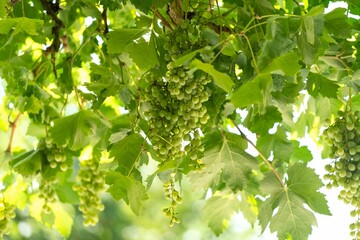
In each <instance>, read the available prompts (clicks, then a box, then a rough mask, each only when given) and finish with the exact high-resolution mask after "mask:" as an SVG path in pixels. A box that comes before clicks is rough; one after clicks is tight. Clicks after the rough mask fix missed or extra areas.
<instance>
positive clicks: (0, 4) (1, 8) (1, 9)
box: [0, 0, 8, 18]
mask: <svg viewBox="0 0 360 240" xmlns="http://www.w3.org/2000/svg"><path fill="white" fill-rule="evenodd" d="M7 5H8V4H7V1H6V0H0V18H3V17H6V15H7V11H6V7H7Z"/></svg>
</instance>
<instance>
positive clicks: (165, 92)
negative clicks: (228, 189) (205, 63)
mask: <svg viewBox="0 0 360 240" xmlns="http://www.w3.org/2000/svg"><path fill="white" fill-rule="evenodd" d="M194 31H197V30H196V29H194V27H193V26H191V25H190V24H189V23H188V22H186V21H184V22H183V24H181V26H180V27H178V28H176V29H175V30H174V31H173V32H171V33H169V34H168V35H167V42H166V44H165V45H164V48H165V51H166V54H165V60H166V61H167V72H166V74H165V76H162V77H161V76H160V77H159V76H155V74H154V73H153V72H149V73H148V74H146V75H145V76H144V81H145V86H146V87H144V89H143V92H142V97H143V102H145V103H146V110H145V112H144V115H145V117H146V119H147V120H148V123H149V128H150V131H149V138H150V140H151V142H152V145H153V146H154V149H155V151H156V152H157V155H158V156H159V157H160V158H162V159H164V160H170V159H175V158H178V157H181V156H183V155H184V153H185V154H187V153H189V152H188V151H186V150H188V149H190V147H188V148H185V149H183V148H182V143H183V141H184V140H185V139H184V138H187V139H186V140H189V141H190V144H191V146H196V147H197V146H199V145H200V144H199V141H200V139H199V138H196V144H195V143H192V141H193V139H195V137H194V135H196V134H198V129H200V128H201V127H202V126H203V125H204V124H206V123H207V121H208V120H209V115H208V114H207V109H206V107H205V106H204V103H205V102H206V101H208V99H209V96H210V91H209V90H208V89H207V87H206V84H208V83H209V82H211V80H212V79H211V77H210V76H209V75H208V74H206V73H204V72H202V71H199V70H198V71H194V70H191V69H190V68H189V66H188V65H186V64H184V65H181V66H176V65H175V62H174V61H176V59H178V57H179V56H181V55H183V54H185V53H186V52H188V51H189V50H190V51H192V50H194V49H198V48H200V47H201V46H203V45H204V42H203V41H202V40H201V39H197V40H196V41H195V40H192V38H191V37H190V36H191V34H192V33H194ZM184 150H185V151H184ZM199 150H201V148H198V150H196V151H195V150H194V151H192V152H191V154H192V157H191V159H193V160H194V166H195V168H196V169H201V166H202V163H201V160H200V158H201V152H200V151H199ZM195 154H196V155H198V156H195Z"/></svg>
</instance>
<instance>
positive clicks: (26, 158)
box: [9, 150, 44, 176]
mask: <svg viewBox="0 0 360 240" xmlns="http://www.w3.org/2000/svg"><path fill="white" fill-rule="evenodd" d="M43 159H44V155H43V153H42V151H40V150H31V151H28V152H25V153H22V154H20V155H18V156H15V157H14V158H13V159H11V160H10V163H9V164H10V166H12V167H13V168H14V170H15V171H17V172H18V173H20V174H21V175H23V176H30V175H35V174H36V173H37V172H38V171H40V168H41V163H42V161H43Z"/></svg>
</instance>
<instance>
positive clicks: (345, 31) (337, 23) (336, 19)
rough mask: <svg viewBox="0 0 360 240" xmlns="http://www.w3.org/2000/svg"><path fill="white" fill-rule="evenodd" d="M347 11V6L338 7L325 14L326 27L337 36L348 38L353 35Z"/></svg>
mask: <svg viewBox="0 0 360 240" xmlns="http://www.w3.org/2000/svg"><path fill="white" fill-rule="evenodd" d="M346 11H347V10H346V9H345V8H336V9H334V10H332V11H331V12H329V13H327V14H325V23H324V24H325V28H326V29H327V30H328V31H329V32H330V33H332V34H334V35H335V36H337V37H341V38H348V37H350V36H351V30H350V26H349V23H348V22H347V17H346Z"/></svg>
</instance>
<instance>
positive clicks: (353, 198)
mask: <svg viewBox="0 0 360 240" xmlns="http://www.w3.org/2000/svg"><path fill="white" fill-rule="evenodd" d="M326 122H327V124H329V123H330V121H329V120H327V121H326ZM323 135H324V138H325V140H327V141H328V144H329V145H330V158H332V159H334V161H333V163H331V164H328V165H326V166H325V170H326V171H327V174H325V176H324V178H325V180H327V181H329V183H328V184H327V187H328V188H331V187H341V188H342V190H341V191H340V193H339V196H338V197H339V199H340V200H342V201H344V202H345V203H347V204H351V205H352V206H354V207H355V208H356V209H355V210H354V211H352V212H351V215H352V216H354V217H355V216H357V217H358V216H360V181H359V180H360V112H358V111H357V112H355V113H352V112H350V111H346V112H342V111H339V112H338V117H337V118H336V120H335V122H334V123H333V124H332V125H331V126H329V127H328V128H327V129H326V130H324V133H323ZM358 219H359V218H358ZM350 229H351V235H352V236H353V237H355V239H358V238H360V221H359V220H357V221H356V222H355V223H353V224H351V225H350Z"/></svg>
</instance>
